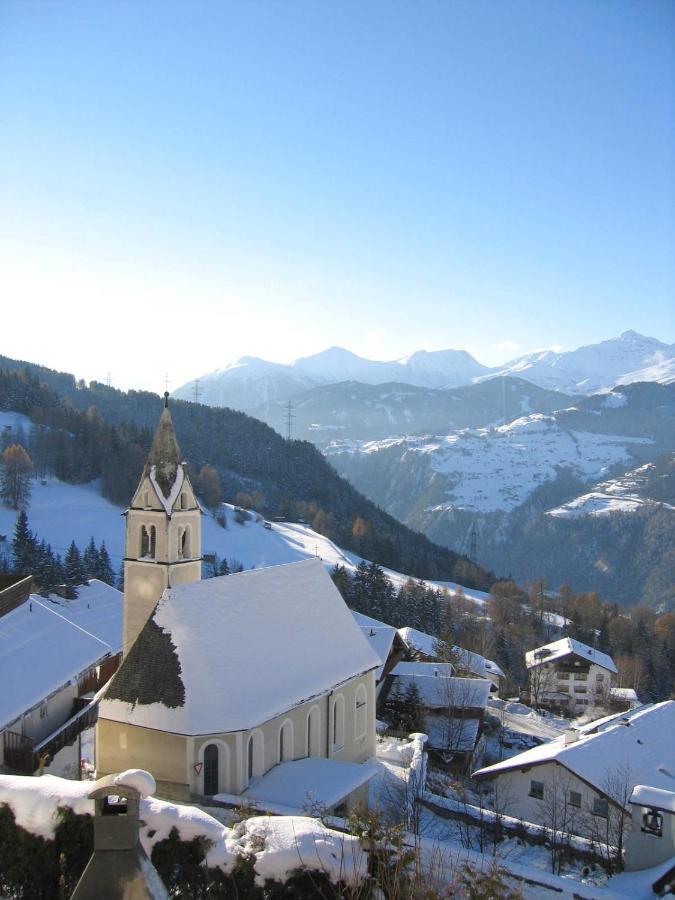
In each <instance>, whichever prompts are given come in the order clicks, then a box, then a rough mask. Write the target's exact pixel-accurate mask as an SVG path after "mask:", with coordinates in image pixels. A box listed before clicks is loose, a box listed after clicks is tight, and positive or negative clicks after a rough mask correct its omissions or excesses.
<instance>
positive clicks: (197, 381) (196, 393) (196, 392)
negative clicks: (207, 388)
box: [192, 378, 199, 403]
mask: <svg viewBox="0 0 675 900" xmlns="http://www.w3.org/2000/svg"><path fill="white" fill-rule="evenodd" d="M192 390H193V391H194V397H195V403H199V378H195V383H194V386H193V388H192Z"/></svg>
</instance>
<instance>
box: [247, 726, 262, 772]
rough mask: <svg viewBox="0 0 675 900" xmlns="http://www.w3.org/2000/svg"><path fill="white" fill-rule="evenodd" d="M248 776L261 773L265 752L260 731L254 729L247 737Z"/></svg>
mask: <svg viewBox="0 0 675 900" xmlns="http://www.w3.org/2000/svg"><path fill="white" fill-rule="evenodd" d="M247 768H248V778H249V781H250V780H251V778H254V777H255V776H256V775H262V774H263V770H264V768H265V753H264V745H263V736H262V732H260V731H254V732H253V734H252V735H251V736H250V738H249V739H248V767H247Z"/></svg>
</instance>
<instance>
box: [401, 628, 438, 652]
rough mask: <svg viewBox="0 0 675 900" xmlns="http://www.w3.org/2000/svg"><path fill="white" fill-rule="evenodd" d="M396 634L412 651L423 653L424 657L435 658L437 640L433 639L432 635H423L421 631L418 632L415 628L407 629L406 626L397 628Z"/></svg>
mask: <svg viewBox="0 0 675 900" xmlns="http://www.w3.org/2000/svg"><path fill="white" fill-rule="evenodd" d="M398 633H399V634H400V635H401V637H402V638H403V640H404V641H405V642H406V644H407V645H408V646H409V647H412V649H413V650H417V652H418V653H423V654H424V655H425V656H432V657H433V656H436V651H435V649H434V648H435V646H436V644H437V643H438V638H436V637H434V636H433V634H425V633H424V632H423V631H418V630H417V628H409V627H407V626H406V627H405V628H399V629H398Z"/></svg>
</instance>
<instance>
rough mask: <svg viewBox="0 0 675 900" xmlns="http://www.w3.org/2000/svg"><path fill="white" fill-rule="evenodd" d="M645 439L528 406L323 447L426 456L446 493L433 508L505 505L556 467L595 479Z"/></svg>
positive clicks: (550, 476)
mask: <svg viewBox="0 0 675 900" xmlns="http://www.w3.org/2000/svg"><path fill="white" fill-rule="evenodd" d="M645 443H650V441H649V439H647V438H631V437H623V436H616V435H606V434H595V433H592V432H583V431H569V430H567V429H565V428H562V427H561V426H560V425H559V424H558V422H557V421H556V419H555V418H554V417H553V416H545V415H542V414H540V413H536V414H533V415H530V416H522V417H521V418H519V419H515V420H514V421H513V422H510V423H509V424H507V425H502V426H499V427H498V428H479V429H470V428H467V429H462V430H460V431H455V432H451V433H450V434H448V435H445V436H444V437H440V438H434V439H429V438H415V437H407V438H393V439H388V440H384V441H369V442H366V443H358V442H346V441H344V442H339V441H335V442H333V443H332V444H331V445H329V447H328V448H327V451H326V452H327V455H328V456H329V457H330V456H331V455H334V454H338V453H344V452H348V453H361V454H369V455H370V454H375V453H378V452H380V451H383V450H387V449H389V448H391V447H393V446H398V447H399V448H400V452H401V457H402V461H403V458H404V457H405V456H407V455H409V454H410V455H413V456H414V455H419V457H420V458H424V457H429V458H430V461H431V468H432V470H433V471H434V472H435V473H438V474H439V475H442V476H444V478H445V482H446V484H447V487H446V489H445V495H446V498H447V499H446V500H444V501H443V502H442V503H440V504H438V505H437V506H435V507H433V509H434V510H438V511H441V510H445V509H468V510H475V511H477V512H493V511H495V510H505V511H507V512H509V511H511V510H513V509H515V508H516V507H517V506H520V505H521V504H522V503H524V502H525V501H526V500H527V498H528V497H529V496H530V494H531V493H532V492H533V491H534V490H535V489H536V488H537V487H539V486H540V485H542V484H544V483H545V482H548V481H553V480H555V478H556V477H557V475H558V470H559V468H560V467H565V468H568V469H569V470H571V471H572V472H573V473H574V474H575V475H576V476H577V477H579V478H581V479H582V480H584V481H597V480H599V479H601V478H602V477H603V476H606V475H607V474H608V472H609V471H610V469H611V468H612V466H614V465H616V464H617V463H620V464H624V465H625V464H630V460H631V456H630V453H629V447H630V446H631V445H637V444H645Z"/></svg>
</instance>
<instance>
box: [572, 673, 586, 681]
mask: <svg viewBox="0 0 675 900" xmlns="http://www.w3.org/2000/svg"><path fill="white" fill-rule="evenodd" d="M574 680H575V681H588V672H575V673H574Z"/></svg>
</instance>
